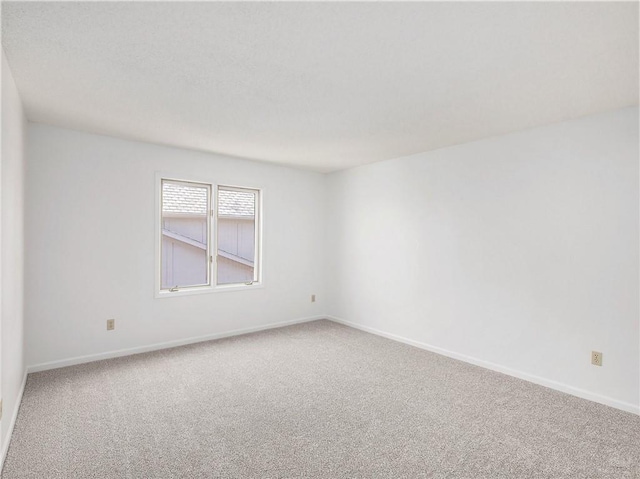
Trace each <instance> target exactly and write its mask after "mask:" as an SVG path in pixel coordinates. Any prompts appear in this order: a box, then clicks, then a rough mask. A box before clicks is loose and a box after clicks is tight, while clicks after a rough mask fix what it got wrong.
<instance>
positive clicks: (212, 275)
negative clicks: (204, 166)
mask: <svg viewBox="0 0 640 479" xmlns="http://www.w3.org/2000/svg"><path fill="white" fill-rule="evenodd" d="M162 180H169V181H181V182H185V183H196V184H201V185H207V186H209V188H210V197H209V203H210V204H209V210H210V212H209V215H210V216H209V243H210V244H209V245H207V246H208V248H209V256H211V257H212V260H210V261H209V284H208V285H203V286H192V287H184V288H180V289H178V290H177V291H169V290H167V289H162V200H161V198H162ZM219 187H223V188H225V189H234V188H236V189H238V190H254V191H257V192H258V198H257V202H258V204H257V207H256V213H257V216H258V217H257V220H256V228H255V229H256V258H257V259H256V261H255V266H254V267H255V269H256V274H255V277H256V280H254V281H253V283H252V284H222V285H218V284H217V271H218V268H217V251H218V234H217V232H218V230H217V226H218V214H217V212H218V205H217V201H218V188H219ZM263 204H264V188H258V187H255V186H238V185H236V184H235V183H233V182H229V183H227V182H220V181H210V180H207V179H205V178H199V179H193V178H187V177H184V176H182V175H175V174H170V173H163V172H157V173H156V181H155V222H154V227H155V286H154V290H155V295H154V296H155V298H157V299H160V298H173V297H177V296H190V295H194V294H209V293H224V292H234V291H236V292H237V291H251V290H254V289H263V288H264V287H265V285H264V277H263V267H262V250H263V245H262V243H263V239H264V237H263V230H262V225H263V207H262V205H263Z"/></svg>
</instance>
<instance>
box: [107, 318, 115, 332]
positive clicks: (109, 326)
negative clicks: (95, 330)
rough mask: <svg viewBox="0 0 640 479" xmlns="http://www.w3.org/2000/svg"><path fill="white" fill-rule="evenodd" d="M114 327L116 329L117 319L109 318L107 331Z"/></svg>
mask: <svg viewBox="0 0 640 479" xmlns="http://www.w3.org/2000/svg"><path fill="white" fill-rule="evenodd" d="M114 329H116V320H115V319H107V331H113V330H114Z"/></svg>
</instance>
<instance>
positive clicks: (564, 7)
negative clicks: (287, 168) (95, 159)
mask: <svg viewBox="0 0 640 479" xmlns="http://www.w3.org/2000/svg"><path fill="white" fill-rule="evenodd" d="M2 14H3V19H2V27H3V32H2V42H3V46H4V49H5V52H6V54H7V58H8V61H9V64H10V66H11V69H12V71H13V74H14V77H15V80H16V83H17V85H18V88H19V91H20V94H21V96H22V100H23V102H24V105H25V108H26V111H27V116H28V117H29V119H30V120H32V121H38V122H44V123H50V124H54V125H61V126H65V127H69V128H75V129H79V130H85V131H90V132H95V133H102V134H107V135H113V136H118V137H124V138H130V139H136V140H143V141H149V142H153V143H161V144H168V145H175V146H180V147H186V148H192V149H197V150H204V151H211V152H218V153H224V154H229V155H235V156H241V157H246V158H252V159H257V160H267V161H273V162H278V163H284V164H289V165H294V166H299V167H304V168H311V169H315V170H318V171H332V170H337V169H342V168H347V167H351V166H355V165H360V164H365V163H370V162H374V161H379V160H384V159H389V158H395V157H399V156H404V155H408V154H412V153H417V152H422V151H427V150H432V149H436V148H441V147H443V146H447V145H452V144H457V143H464V142H468V141H472V140H476V139H480V138H484V137H489V136H494V135H499V134H502V133H506V132H510V131H515V130H520V129H523V128H528V127H532V126H536V125H541V124H545V123H550V122H554V121H560V120H564V119H568V118H574V117H578V116H582V115H587V114H590V113H595V112H599V111H604V110H608V109H613V108H618V107H624V106H628V105H635V104H637V103H638V3H636V2H630V3H573V2H572V3H515V2H512V3H489V2H488V3H206V2H202V3H180V2H176V3H164V2H157V3H156V2H138V3H137V2H110V3H103V2H86V3H79V2H68V3H56V2H44V3H36V2H24V3H21V2H3V12H2Z"/></svg>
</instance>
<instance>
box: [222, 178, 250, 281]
mask: <svg viewBox="0 0 640 479" xmlns="http://www.w3.org/2000/svg"><path fill="white" fill-rule="evenodd" d="M257 196H258V192H257V191H255V190H244V189H242V190H240V189H225V188H224V187H220V188H218V224H217V227H218V233H217V234H218V256H217V262H216V264H217V266H218V270H217V278H218V279H217V281H218V284H237V283H248V282H251V281H255V280H256V279H257V278H256V267H255V264H256V259H257V258H256V257H255V256H256V211H257Z"/></svg>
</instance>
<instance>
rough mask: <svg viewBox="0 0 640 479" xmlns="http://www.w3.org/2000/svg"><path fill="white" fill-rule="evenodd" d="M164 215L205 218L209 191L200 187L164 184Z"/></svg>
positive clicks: (166, 182)
mask: <svg viewBox="0 0 640 479" xmlns="http://www.w3.org/2000/svg"><path fill="white" fill-rule="evenodd" d="M162 213H165V214H166V213H169V214H184V215H202V216H205V215H206V214H207V189H206V188H203V187H200V186H187V185H182V184H179V183H170V182H168V181H165V182H163V184H162Z"/></svg>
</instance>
